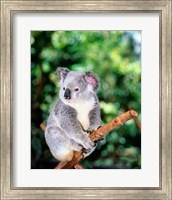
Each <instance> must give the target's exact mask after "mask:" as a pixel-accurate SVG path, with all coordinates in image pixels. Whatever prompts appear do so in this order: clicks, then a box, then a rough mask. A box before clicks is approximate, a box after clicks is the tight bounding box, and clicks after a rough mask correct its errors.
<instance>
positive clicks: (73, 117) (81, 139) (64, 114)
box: [57, 105, 94, 149]
mask: <svg viewBox="0 0 172 200" xmlns="http://www.w3.org/2000/svg"><path fill="white" fill-rule="evenodd" d="M58 115H59V116H57V117H58V121H59V124H60V127H61V129H62V130H63V131H64V133H65V134H66V135H67V136H68V137H69V138H71V139H73V140H74V141H76V142H77V143H79V144H81V145H82V146H83V147H84V148H85V149H91V148H92V147H93V146H94V142H92V141H91V140H90V138H89V137H88V134H87V133H86V132H84V131H83V130H82V128H81V125H80V123H79V121H78V120H77V113H76V111H75V109H73V108H72V107H70V106H67V105H64V106H62V107H61V109H60V111H59V112H58Z"/></svg>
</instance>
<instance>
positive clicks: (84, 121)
mask: <svg viewBox="0 0 172 200" xmlns="http://www.w3.org/2000/svg"><path fill="white" fill-rule="evenodd" d="M93 108H94V103H93V102H85V103H80V104H77V105H75V109H76V111H77V119H78V121H79V122H80V124H81V126H82V127H83V128H84V130H88V128H89V126H90V119H89V113H90V111H91V110H93Z"/></svg>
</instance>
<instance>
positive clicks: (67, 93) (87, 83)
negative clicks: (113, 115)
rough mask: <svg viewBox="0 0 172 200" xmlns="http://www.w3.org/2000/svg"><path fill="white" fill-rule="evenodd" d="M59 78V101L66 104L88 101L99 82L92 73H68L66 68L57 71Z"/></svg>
mask: <svg viewBox="0 0 172 200" xmlns="http://www.w3.org/2000/svg"><path fill="white" fill-rule="evenodd" d="M57 72H58V75H59V78H60V85H61V87H60V99H61V100H62V101H63V102H64V103H66V104H69V105H70V104H72V103H75V102H76V103H77V102H79V101H83V100H88V99H89V98H90V97H91V96H93V94H95V93H96V91H97V89H98V87H99V81H98V78H97V76H96V75H95V74H93V73H92V72H80V71H70V70H69V69H67V68H62V67H59V68H58V69H57Z"/></svg>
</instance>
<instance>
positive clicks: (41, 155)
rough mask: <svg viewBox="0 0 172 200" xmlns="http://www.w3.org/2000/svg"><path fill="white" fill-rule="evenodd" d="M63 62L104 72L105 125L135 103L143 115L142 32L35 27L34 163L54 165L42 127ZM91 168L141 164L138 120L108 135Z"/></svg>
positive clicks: (85, 163) (91, 159)
mask: <svg viewBox="0 0 172 200" xmlns="http://www.w3.org/2000/svg"><path fill="white" fill-rule="evenodd" d="M58 66H61V67H67V68H69V69H70V70H84V71H93V72H95V73H96V74H97V75H98V76H99V77H100V82H101V88H100V90H99V92H98V97H99V100H100V107H101V117H102V121H103V124H106V123H108V122H109V121H110V120H112V119H113V118H114V117H116V116H118V115H119V114H120V113H122V112H125V111H127V110H128V108H129V107H131V108H133V109H135V110H136V111H137V112H138V113H139V120H141V113H140V112H141V32H138V31H32V32H31V130H32V133H31V168H37V169H49V168H50V169H51V168H54V167H55V166H56V165H57V160H55V159H54V158H53V156H52V155H51V153H50V151H49V148H48V146H47V145H46V142H45V139H44V132H43V131H42V130H41V129H40V127H39V126H40V124H41V123H42V122H44V123H46V120H47V118H48V115H49V112H50V110H51V107H52V106H53V105H54V103H55V102H56V100H57V99H58V92H59V83H58V81H57V75H56V73H55V71H56V69H57V67H58ZM82 165H83V166H84V167H85V168H89V169H90V168H94V169H102V168H106V169H108V168H109V169H110V168H116V169H129V168H132V169H134V168H141V133H140V130H139V128H138V127H137V126H136V124H135V122H134V120H130V121H128V122H127V123H125V125H124V126H122V127H118V128H116V129H114V130H113V131H111V132H110V133H108V134H107V136H106V142H104V143H102V144H99V145H98V147H97V149H96V151H95V152H93V153H92V154H91V155H90V156H89V157H87V158H86V159H84V160H83V161H82Z"/></svg>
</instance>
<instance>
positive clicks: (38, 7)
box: [0, 0, 172, 200]
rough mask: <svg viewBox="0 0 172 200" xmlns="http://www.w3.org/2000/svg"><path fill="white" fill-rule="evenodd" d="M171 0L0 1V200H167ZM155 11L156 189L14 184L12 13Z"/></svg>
mask: <svg viewBox="0 0 172 200" xmlns="http://www.w3.org/2000/svg"><path fill="white" fill-rule="evenodd" d="M171 3H172V2H171V0H169V1H168V0H167V1H166V0H159V1H154V0H150V1H146V0H145V1H142V0H136V1H132V0H131V1H126V0H125V1H123V0H122V1H115V0H113V1H111V0H108V1H82V0H79V1H75V0H74V1H60V0H59V1H19V0H17V1H6V0H4V1H3V0H1V74H0V76H1V78H0V83H1V99H0V102H1V108H0V111H1V131H0V133H1V139H0V144H1V157H0V160H1V199H162V200H170V199H172V196H171V193H172V185H171V183H172V173H171V171H172V155H171V152H172V136H171V133H172V127H171V126H172V125H171V121H172V105H171V102H172V101H171V99H172V96H171V92H172V87H171V84H172V79H171V75H172V73H171V72H172V68H171V65H172V56H171V54H172V46H171V38H172V34H171V33H172V30H171V23H172V16H171V10H172V6H171ZM27 12H28V13H31V12H33V13H34V12H39V13H44V12H50V13H51V12H65V13H68V12H69V13H70V12H72V13H79V12H87V13H89V12H91V13H93V12H94V13H97V12H98V13H109V12H117V13H119V12H120V13H126V12H128V13H158V14H159V19H160V20H159V21H160V30H159V35H160V38H159V41H160V55H159V56H160V63H159V65H160V80H159V85H160V97H159V105H160V108H159V112H160V145H159V146H160V149H159V152H160V156H159V157H160V162H159V163H160V164H159V171H160V180H159V183H160V184H159V187H156V188H151V187H150V188H145V187H139V188H133V187H130V188H108V187H107V188H59V189H58V188H45V187H43V188H34V187H30V188H26V187H14V186H13V173H12V166H13V140H14V138H13V109H14V105H13V95H15V94H14V91H13V73H14V72H13V32H12V27H13V17H14V15H15V14H16V13H27Z"/></svg>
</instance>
